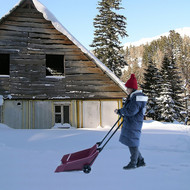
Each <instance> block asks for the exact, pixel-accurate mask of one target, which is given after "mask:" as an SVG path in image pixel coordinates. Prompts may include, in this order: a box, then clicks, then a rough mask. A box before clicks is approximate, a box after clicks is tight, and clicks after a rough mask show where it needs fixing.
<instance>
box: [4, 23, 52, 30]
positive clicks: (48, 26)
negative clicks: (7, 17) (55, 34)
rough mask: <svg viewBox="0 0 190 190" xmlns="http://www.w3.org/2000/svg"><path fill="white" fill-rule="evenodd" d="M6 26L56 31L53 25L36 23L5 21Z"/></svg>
mask: <svg viewBox="0 0 190 190" xmlns="http://www.w3.org/2000/svg"><path fill="white" fill-rule="evenodd" d="M4 24H5V25H9V26H22V27H32V28H46V29H55V27H54V26H53V25H52V24H51V23H43V22H42V23H35V22H15V21H5V22H4Z"/></svg>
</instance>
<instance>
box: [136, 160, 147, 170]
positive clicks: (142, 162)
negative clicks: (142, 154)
mask: <svg viewBox="0 0 190 190" xmlns="http://www.w3.org/2000/svg"><path fill="white" fill-rule="evenodd" d="M142 166H146V163H145V162H144V159H141V160H140V159H138V162H137V168H139V167H142Z"/></svg>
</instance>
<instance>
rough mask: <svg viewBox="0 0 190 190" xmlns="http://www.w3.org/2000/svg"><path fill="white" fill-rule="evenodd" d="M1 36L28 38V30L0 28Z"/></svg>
mask: <svg viewBox="0 0 190 190" xmlns="http://www.w3.org/2000/svg"><path fill="white" fill-rule="evenodd" d="M0 36H8V37H9V36H12V37H21V38H28V32H19V31H8V30H1V29H0Z"/></svg>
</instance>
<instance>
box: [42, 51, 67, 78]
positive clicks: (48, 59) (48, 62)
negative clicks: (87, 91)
mask: <svg viewBox="0 0 190 190" xmlns="http://www.w3.org/2000/svg"><path fill="white" fill-rule="evenodd" d="M53 57H54V60H55V59H56V57H57V60H59V59H60V60H61V59H62V62H60V63H58V65H59V64H62V67H58V69H60V70H61V69H62V71H63V72H62V73H60V74H59V73H58V74H47V72H51V69H52V68H51V64H54V63H52V59H53ZM48 68H49V70H48ZM45 69H46V70H45V72H46V78H65V56H64V55H63V54H46V55H45ZM54 69H55V68H54ZM58 72H59V71H58Z"/></svg>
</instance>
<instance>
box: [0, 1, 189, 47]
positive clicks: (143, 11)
mask: <svg viewBox="0 0 190 190" xmlns="http://www.w3.org/2000/svg"><path fill="white" fill-rule="evenodd" d="M39 1H40V2H41V3H42V4H44V5H45V6H46V7H47V8H48V9H49V10H50V11H51V12H52V13H53V14H54V15H55V17H56V18H57V19H58V20H59V21H60V22H61V23H62V25H63V26H64V27H65V28H66V29H67V30H68V31H69V32H70V33H71V34H72V35H73V36H74V37H75V38H76V39H77V40H78V41H79V42H80V43H81V44H82V45H83V46H85V47H86V48H87V49H89V50H91V49H92V48H91V47H89V45H90V44H91V43H92V41H93V38H94V26H93V21H94V18H95V17H96V15H97V14H98V10H97V6H98V1H100V0H39ZM18 2H19V0H6V1H5V0H0V4H1V6H0V18H1V17H2V16H4V15H5V14H6V13H8V12H9V10H11V9H12V8H13V7H14V6H15V5H16V4H17V3H18ZM121 6H122V7H123V8H124V10H121V11H119V12H118V13H119V14H122V15H124V16H125V17H126V18H127V28H126V30H127V34H128V35H129V36H128V37H126V38H124V39H121V42H122V45H124V44H125V43H128V42H136V41H139V40H141V39H142V38H152V37H154V36H157V35H160V34H163V33H165V32H169V31H170V30H174V29H178V28H183V27H190V22H189V18H190V11H189V7H190V0H122V4H121Z"/></svg>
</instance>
